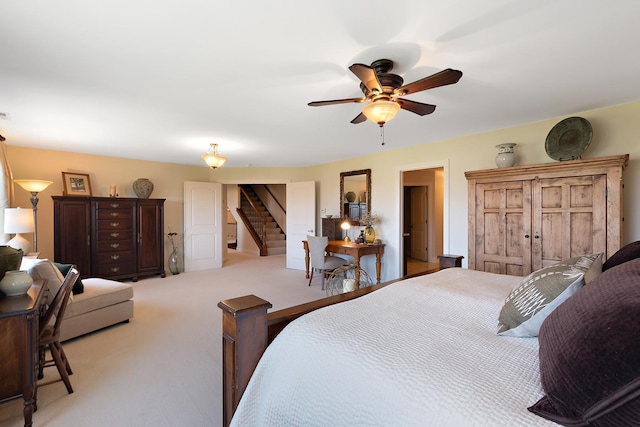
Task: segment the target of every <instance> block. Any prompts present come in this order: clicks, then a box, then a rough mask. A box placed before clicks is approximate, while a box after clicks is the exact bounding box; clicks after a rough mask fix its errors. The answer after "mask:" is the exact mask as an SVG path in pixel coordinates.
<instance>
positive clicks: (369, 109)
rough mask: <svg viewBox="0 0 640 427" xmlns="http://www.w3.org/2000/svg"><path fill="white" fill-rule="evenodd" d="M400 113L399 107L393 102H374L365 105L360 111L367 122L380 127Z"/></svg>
mask: <svg viewBox="0 0 640 427" xmlns="http://www.w3.org/2000/svg"><path fill="white" fill-rule="evenodd" d="M398 111H400V105H399V104H398V103H397V102H395V101H374V102H370V103H369V104H367V105H366V106H365V107H364V108H363V109H362V114H364V115H365V117H366V118H367V119H368V120H371V121H372V122H374V123H377V124H379V125H380V126H382V125H383V124H385V123H386V122H388V121H389V120H392V119H393V118H394V117H395V116H396V114H398Z"/></svg>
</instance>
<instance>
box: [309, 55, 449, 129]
mask: <svg viewBox="0 0 640 427" xmlns="http://www.w3.org/2000/svg"><path fill="white" fill-rule="evenodd" d="M392 69H393V61H391V60H390V59H379V60H377V61H374V62H372V63H371V66H368V65H364V64H353V65H351V66H350V67H349V70H351V72H353V74H355V75H356V76H357V77H358V78H359V79H360V81H361V82H362V83H360V89H361V90H362V93H364V97H362V98H347V99H335V100H331V101H314V102H310V103H309V104H307V105H309V106H311V107H320V106H323V105H334V104H348V103H351V102H356V103H362V102H366V103H367V105H366V106H365V107H364V108H363V109H362V112H361V113H360V114H358V115H357V116H356V117H355V118H354V119H353V120H351V123H353V124H357V123H362V122H364V121H366V120H367V119H369V120H371V121H373V122H375V123H377V124H378V125H380V126H381V127H382V126H383V125H384V124H385V123H386V122H388V121H389V120H391V119H393V118H394V117H395V115H396V114H397V113H398V111H400V109H403V110H407V111H411V112H412V113H415V114H418V115H420V116H425V115H427V114H431V113H433V112H434V111H435V109H436V106H435V105H431V104H424V103H422V102H417V101H411V100H409V99H404V98H400V97H401V96H405V95H410V94H412V93H416V92H421V91H423V90H427V89H433V88H436V87H440V86H446V85H450V84H454V83H458V80H460V78H461V77H462V72H461V71H458V70H453V69H451V68H447V69H446V70H443V71H440V72H439V73H436V74H433V75H431V76H429V77H425V78H423V79H420V80H417V81H415V82H413V83H409V84H406V85H403V83H404V80H403V79H402V77H400V76H399V75H397V74H392V73H390V72H389V71H391V70H392Z"/></svg>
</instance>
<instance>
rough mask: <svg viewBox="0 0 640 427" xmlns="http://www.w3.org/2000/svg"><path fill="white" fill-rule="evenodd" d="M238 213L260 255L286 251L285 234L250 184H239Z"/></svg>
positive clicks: (278, 253) (279, 253)
mask: <svg viewBox="0 0 640 427" xmlns="http://www.w3.org/2000/svg"><path fill="white" fill-rule="evenodd" d="M240 194H241V197H240V207H239V208H238V213H239V215H240V217H241V218H242V220H243V222H244V223H245V226H246V227H247V229H249V232H250V233H251V235H252V237H253V239H254V240H255V242H256V244H257V245H258V247H259V248H260V255H261V256H265V255H282V254H285V253H286V251H287V242H286V240H285V239H286V235H285V234H284V233H283V232H282V229H281V228H280V226H278V223H277V222H276V221H275V220H274V219H273V217H272V216H271V214H270V213H269V211H268V210H267V208H266V207H265V206H264V204H263V203H262V201H261V200H260V198H259V197H258V196H257V195H256V193H255V192H254V191H253V188H251V186H250V185H241V186H240Z"/></svg>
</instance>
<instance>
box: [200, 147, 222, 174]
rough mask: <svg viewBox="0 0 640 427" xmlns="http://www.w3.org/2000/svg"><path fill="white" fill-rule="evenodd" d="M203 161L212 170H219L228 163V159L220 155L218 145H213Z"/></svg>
mask: <svg viewBox="0 0 640 427" xmlns="http://www.w3.org/2000/svg"><path fill="white" fill-rule="evenodd" d="M202 159H203V160H204V161H205V162H206V163H207V165H209V167H210V168H211V169H217V168H219V167H220V166H222V165H223V164H224V163H225V162H226V161H227V158H226V157H224V156H221V155H220V153H218V144H211V145H210V147H209V150H208V151H207V152H206V153H204V154H203V155H202Z"/></svg>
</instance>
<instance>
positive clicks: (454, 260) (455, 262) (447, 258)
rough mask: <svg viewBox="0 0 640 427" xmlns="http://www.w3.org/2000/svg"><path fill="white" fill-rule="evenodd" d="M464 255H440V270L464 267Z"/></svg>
mask: <svg viewBox="0 0 640 427" xmlns="http://www.w3.org/2000/svg"><path fill="white" fill-rule="evenodd" d="M462 258H464V257H463V256H462V255H447V254H445V255H439V256H438V260H440V270H442V269H445V268H452V267H462Z"/></svg>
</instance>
